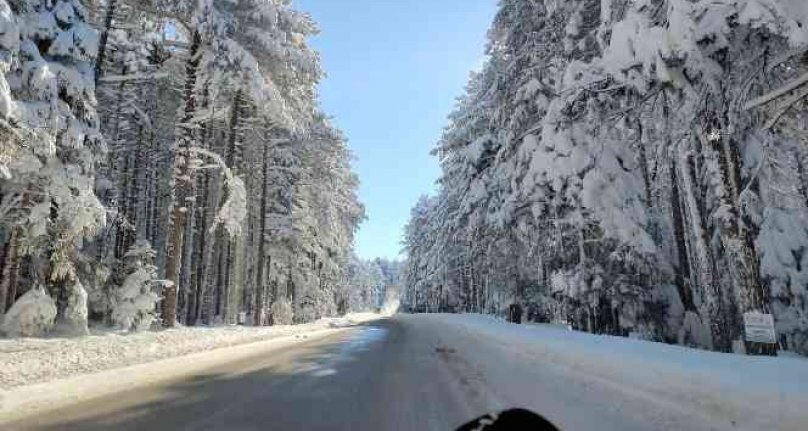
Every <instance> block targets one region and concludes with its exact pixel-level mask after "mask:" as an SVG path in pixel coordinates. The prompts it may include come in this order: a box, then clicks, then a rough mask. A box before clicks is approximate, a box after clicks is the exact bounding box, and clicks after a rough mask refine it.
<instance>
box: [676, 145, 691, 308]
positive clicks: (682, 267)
mask: <svg viewBox="0 0 808 431" xmlns="http://www.w3.org/2000/svg"><path fill="white" fill-rule="evenodd" d="M670 171H671V172H670V174H671V213H672V214H671V217H672V219H673V238H674V242H675V244H676V256H677V257H678V265H677V267H676V270H675V271H676V274H675V277H676V287H677V289H678V290H679V297H680V298H681V300H682V304H683V305H684V308H685V311H692V312H694V313H697V310H696V304H695V302H694V301H693V291H692V290H691V287H690V260H689V259H688V253H687V241H686V239H685V225H684V215H683V214H682V201H681V196H680V192H679V179H678V178H677V175H676V162H675V161H671V166H670Z"/></svg>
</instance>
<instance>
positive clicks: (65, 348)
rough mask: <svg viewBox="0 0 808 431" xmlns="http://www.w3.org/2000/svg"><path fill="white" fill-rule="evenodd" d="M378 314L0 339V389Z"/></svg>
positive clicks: (334, 325) (307, 330)
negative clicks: (263, 324)
mask: <svg viewBox="0 0 808 431" xmlns="http://www.w3.org/2000/svg"><path fill="white" fill-rule="evenodd" d="M378 317H379V315H376V314H369V313H368V314H352V315H348V316H346V317H343V318H326V319H321V320H319V321H317V322H314V323H309V324H305V325H292V326H268V327H247V326H223V327H213V328H205V327H189V328H177V329H169V330H165V331H157V332H141V333H133V334H121V333H107V334H103V335H92V336H87V337H79V338H51V339H36V338H22V339H0V389H3V390H8V389H11V388H14V387H18V386H23V385H30V384H34V383H42V382H47V381H50V380H54V379H60V378H65V377H70V376H74V375H79V374H87V373H93V372H97V371H103V370H108V369H113V368H119V367H125V366H129V365H136V364H142V363H145V362H151V361H156V360H159V359H165V358H171V357H176V356H182V355H187V354H190V353H196V352H204V351H209V350H214V349H219V348H222V347H231V346H237V345H241V344H248V343H254V342H258V341H266V340H271V339H275V338H279V337H285V336H290V335H302V334H306V333H310V332H314V331H320V330H324V329H330V328H338V327H346V326H352V325H354V324H356V323H360V322H363V321H367V320H372V319H375V318H378Z"/></svg>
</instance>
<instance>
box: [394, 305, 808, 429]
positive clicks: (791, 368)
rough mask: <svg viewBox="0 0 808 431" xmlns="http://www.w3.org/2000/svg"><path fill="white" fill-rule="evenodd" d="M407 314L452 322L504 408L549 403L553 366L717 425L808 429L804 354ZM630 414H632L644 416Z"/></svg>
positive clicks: (569, 377) (450, 339)
mask: <svg viewBox="0 0 808 431" xmlns="http://www.w3.org/2000/svg"><path fill="white" fill-rule="evenodd" d="M404 318H405V319H408V320H412V319H419V320H424V321H427V322H430V323H429V324H430V325H434V326H436V327H437V326H444V325H446V326H448V327H446V328H445V330H444V331H443V333H445V334H446V335H447V336H446V337H445V343H446V346H447V348H452V349H455V350H456V351H457V354H458V355H462V357H463V359H464V360H466V361H468V362H469V363H470V364H473V365H472V366H473V368H474V369H475V370H478V371H479V372H481V375H483V376H485V380H486V386H488V389H489V392H490V393H491V394H492V396H494V397H495V398H496V399H498V404H501V405H502V406H503V407H513V406H514V405H522V406H525V407H533V408H538V409H539V411H543V409H547V408H548V405H547V404H546V403H544V404H543V405H533V404H542V403H540V402H539V401H537V396H539V395H537V394H536V389H537V388H536V382H538V381H541V383H542V385H544V386H546V384H547V381H546V380H544V381H542V380H541V379H537V378H536V377H537V373H542V372H545V371H546V370H554V371H553V373H554V375H560V376H563V377H564V378H563V381H564V382H566V383H565V385H566V384H570V385H571V384H576V383H577V382H580V383H581V384H582V385H584V386H587V387H589V388H590V389H589V390H590V391H591V390H594V389H593V388H592V386H591V385H593V384H596V385H599V386H602V387H608V388H611V389H610V392H611V393H612V394H614V396H620V397H625V399H627V400H631V399H634V400H638V399H641V400H645V401H649V402H653V403H654V404H656V405H664V406H666V407H665V410H667V411H669V412H672V413H676V415H675V416H679V417H682V416H687V417H700V419H699V421H700V422H703V423H704V424H705V425H709V427H710V428H712V429H750V430H754V429H777V430H795V431H796V430H805V429H808V410H806V407H805V406H808V360H806V359H805V358H800V357H778V358H771V357H751V356H740V355H732V354H721V353H714V352H708V351H702V350H695V349H689V348H685V347H680V346H671V345H666V344H661V343H653V342H647V341H641V340H633V339H628V338H621V337H612V336H598V335H592V334H588V333H583V332H575V331H568V330H565V329H562V328H559V327H554V326H550V325H540V326H539V325H535V326H534V325H515V324H510V323H506V322H503V321H499V320H496V319H493V318H491V317H488V316H480V315H469V314H467V315H444V314H436V315H419V316H412V317H410V316H407V317H404ZM504 358H505V359H504ZM506 359H507V360H506ZM545 389H546V387H545ZM541 397H547V394H544V395H541ZM550 398H552V395H550ZM595 401H597V399H596V400H595ZM613 401H614V400H605V399H601V401H600V403H602V404H603V405H608V404H609V403H611V402H613ZM631 404H634V402H631V401H628V402H627V405H631ZM578 405H580V404H578ZM575 407H576V404H573V405H569V406H565V407H564V408H565V409H567V410H569V409H574V408H575ZM633 410H636V409H628V410H627V411H626V412H625V414H643V412H636V411H633ZM545 411H546V410H545ZM580 413H581V414H582V415H583V414H585V412H580ZM551 416H552V415H551ZM551 419H553V418H552V417H551ZM562 425H563V424H562ZM659 425H660V427H661V428H666V427H668V426H670V424H667V425H666V424H664V423H662V422H660V424H659ZM572 428H575V427H574V426H572ZM673 428H674V429H675V428H676V426H674V427H673ZM705 429H706V428H705Z"/></svg>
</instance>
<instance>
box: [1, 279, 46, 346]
mask: <svg viewBox="0 0 808 431" xmlns="http://www.w3.org/2000/svg"><path fill="white" fill-rule="evenodd" d="M55 319H56V301H54V300H53V298H51V297H50V296H48V293H47V292H45V289H43V288H42V287H41V286H37V287H34V288H33V289H31V290H29V291H28V292H27V293H25V294H24V295H23V296H22V297H20V299H18V300H17V302H15V303H14V305H13V306H12V307H11V309H10V310H8V313H6V316H5V318H4V319H3V325H2V326H1V327H0V330H2V332H3V333H4V334H5V335H7V336H9V337H37V336H40V335H43V334H45V333H46V332H48V331H50V330H51V329H53V323H54V320H55Z"/></svg>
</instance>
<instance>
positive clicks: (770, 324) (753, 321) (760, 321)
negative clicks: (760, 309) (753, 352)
mask: <svg viewBox="0 0 808 431" xmlns="http://www.w3.org/2000/svg"><path fill="white" fill-rule="evenodd" d="M743 326H744V336H745V339H746V341H749V342H753V343H766V344H775V343H776V342H777V338H776V335H775V333H774V317H772V315H771V314H763V313H755V312H751V313H744V314H743Z"/></svg>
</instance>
